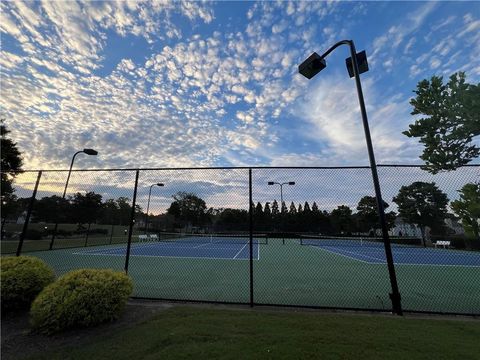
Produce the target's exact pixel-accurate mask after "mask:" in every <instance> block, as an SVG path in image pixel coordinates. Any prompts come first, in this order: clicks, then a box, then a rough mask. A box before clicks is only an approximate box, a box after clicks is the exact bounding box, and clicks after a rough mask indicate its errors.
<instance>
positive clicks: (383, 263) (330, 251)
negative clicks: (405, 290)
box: [308, 245, 480, 268]
mask: <svg viewBox="0 0 480 360" xmlns="http://www.w3.org/2000/svg"><path fill="white" fill-rule="evenodd" d="M308 246H310V247H311V248H313V249H318V250H323V251H326V252H329V253H331V254H334V255H338V256H343V257H345V258H347V259H352V260H356V261H359V262H363V263H365V264H372V265H385V264H386V262H385V261H384V262H371V261H367V260H361V259H358V258H354V257H352V256H348V255H345V254H340V253H338V252H335V251H333V250H328V249H325V248H321V247H318V246H315V245H308ZM394 264H395V266H397V265H399V266H403V265H405V266H437V267H462V268H480V265H459V264H458V265H452V264H428V263H402V262H395V260H394Z"/></svg>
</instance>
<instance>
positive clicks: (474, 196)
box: [450, 183, 480, 241]
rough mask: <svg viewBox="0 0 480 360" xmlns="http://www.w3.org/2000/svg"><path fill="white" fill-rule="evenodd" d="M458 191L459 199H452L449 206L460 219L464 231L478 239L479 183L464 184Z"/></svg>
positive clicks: (479, 239)
mask: <svg viewBox="0 0 480 360" xmlns="http://www.w3.org/2000/svg"><path fill="white" fill-rule="evenodd" d="M459 193H460V199H459V200H455V201H452V202H451V204H450V206H451V208H452V209H453V211H454V212H455V213H456V214H457V215H458V216H459V217H460V218H461V219H462V225H463V227H464V228H465V230H466V232H467V233H470V234H471V235H473V236H474V237H475V239H476V240H477V241H480V234H479V232H480V231H479V227H480V183H477V184H465V185H464V186H463V187H462V189H461V190H459Z"/></svg>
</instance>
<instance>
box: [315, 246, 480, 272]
mask: <svg viewBox="0 0 480 360" xmlns="http://www.w3.org/2000/svg"><path fill="white" fill-rule="evenodd" d="M308 246H311V247H312V248H315V249H318V250H322V251H328V252H331V253H334V254H337V255H341V256H344V257H347V258H350V259H354V260H358V261H362V262H366V263H370V264H385V263H386V262H387V260H386V257H385V249H384V248H383V247H373V246H372V247H370V246H361V245H358V246H352V245H351V244H349V245H340V244H339V245H326V244H311V245H308ZM392 254H393V260H394V262H395V264H398V265H438V266H475V267H476V266H478V267H480V253H473V252H467V251H459V250H449V249H434V248H422V247H408V246H398V245H395V244H392Z"/></svg>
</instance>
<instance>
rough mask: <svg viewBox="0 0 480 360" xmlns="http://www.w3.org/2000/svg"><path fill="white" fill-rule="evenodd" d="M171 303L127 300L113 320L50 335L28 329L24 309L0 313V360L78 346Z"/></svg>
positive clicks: (134, 322)
mask: <svg viewBox="0 0 480 360" xmlns="http://www.w3.org/2000/svg"><path fill="white" fill-rule="evenodd" d="M171 307H172V305H171V304H165V303H162V304H158V303H157V304H155V306H150V305H149V304H148V303H142V302H131V303H129V304H127V307H126V309H125V311H124V313H123V315H122V316H121V317H120V319H118V320H117V321H115V322H113V323H108V324H102V325H100V326H97V327H94V328H89V329H77V330H69V331H66V332H63V333H60V334H57V335H53V336H45V335H40V334H35V333H32V331H31V329H30V325H29V322H28V321H29V318H28V314H27V313H23V314H17V315H9V316H4V317H2V329H1V347H2V350H1V355H2V360H13V359H24V358H28V357H32V356H34V355H36V354H41V353H43V352H44V351H46V350H52V349H55V348H58V347H68V346H79V345H82V344H85V343H88V342H90V341H91V340H93V339H95V338H96V337H99V336H104V335H105V333H110V332H113V331H116V330H120V329H126V328H129V327H131V326H133V325H136V324H138V323H141V322H143V321H146V320H148V319H150V318H151V317H153V316H154V315H156V314H157V313H159V312H161V311H164V310H166V309H169V308H171Z"/></svg>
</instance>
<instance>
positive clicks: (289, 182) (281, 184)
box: [268, 181, 295, 244]
mask: <svg viewBox="0 0 480 360" xmlns="http://www.w3.org/2000/svg"><path fill="white" fill-rule="evenodd" d="M268 185H280V214H281V215H280V217H281V218H282V221H283V185H295V181H287V182H283V183H279V182H275V181H269V182H268ZM282 236H283V237H282V243H283V244H285V234H283V235H282Z"/></svg>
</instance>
